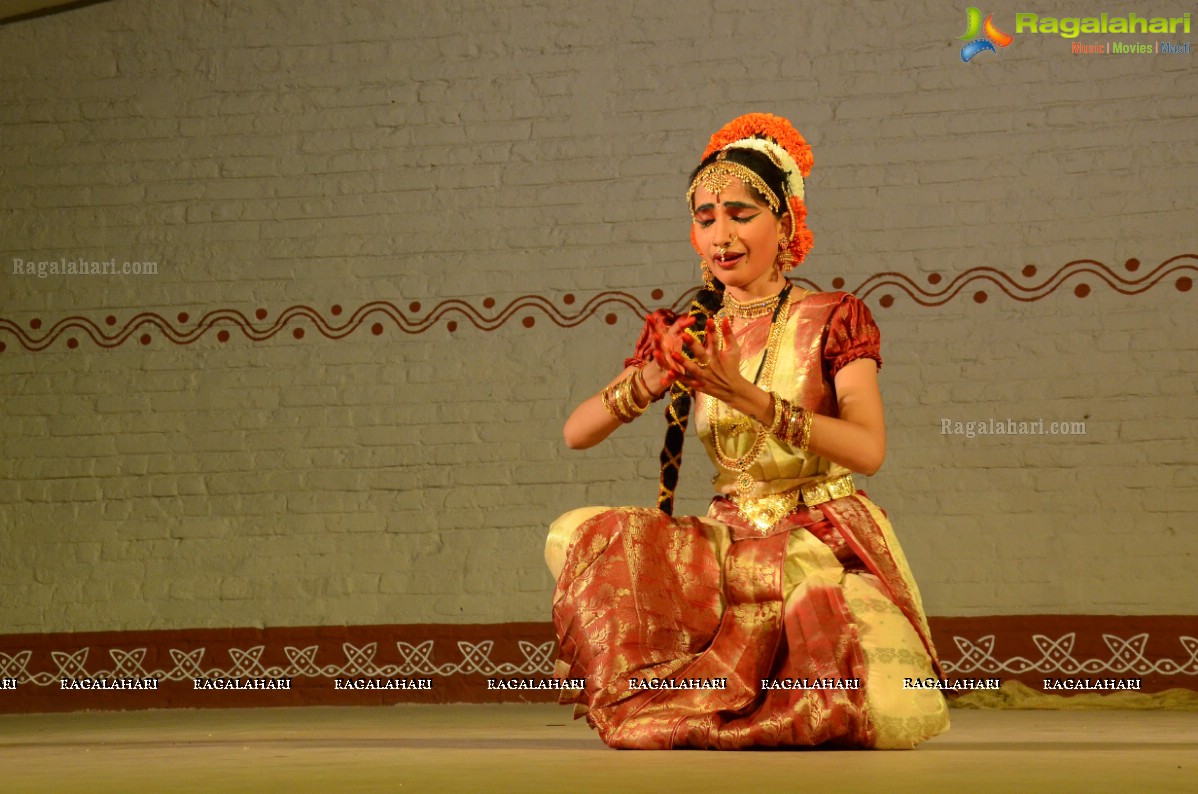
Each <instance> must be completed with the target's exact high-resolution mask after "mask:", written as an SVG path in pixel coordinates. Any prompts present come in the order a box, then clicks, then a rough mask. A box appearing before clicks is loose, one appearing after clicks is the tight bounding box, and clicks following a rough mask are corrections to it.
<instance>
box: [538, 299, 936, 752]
mask: <svg viewBox="0 0 1198 794" xmlns="http://www.w3.org/2000/svg"><path fill="white" fill-rule="evenodd" d="M768 331H769V322H768V319H766V320H765V321H757V322H754V323H752V324H750V325H749V326H748V327H747V328H745V329H743V330H742V331H741V332H739V333H738V336H737V338H738V342H739V344H740V346H741V350H742V362H741V366H742V371H743V372H747V373H748V377H752V373H753V372H754V371H756V369H757V365H758V363H759V362H760V360H761V357H762V355H764V348H765V342H766V337H767V335H768ZM785 339H786V344H785V345H784V347H783V349H782V350H781V351H780V355H779V358H778V361H777V366H776V368H775V377H774V382H773V384H772V389H773V390H774V391H777V392H778V393H779V394H781V395H782V396H783V397H786V398H787V399H790V400H792V401H797V403H798V404H800V405H802V406H804V407H806V408H808V409H809V410H815V411H817V412H818V413H821V414H826V415H833V416H834V415H835V414H836V400H835V393H834V389H833V387H832V379H833V378H834V377H835V373H836V372H837V371H838V370H839V368H840V367H842V366H844V365H845V364H847V363H849V362H850V361H854V360H856V359H858V358H862V357H869V358H873V359H875V360H876V361H878V362H879V363H880V355H879V352H878V335H877V328H876V326H875V325H874V324H873V320H872V318H870V316H869V312H868V310H867V309H866V308H865V306H864V304H861V303H860V301H858V300H857V299H856V298H853V297H852V296H849V295H845V294H844V293H815V294H811V295H809V296H808V297H806V298H805V299H804V300H802V301H800V302H799V303H798V304H797V305H795V306H792V309H791V314H790V317H789V319H788V321H787V334H786V337H785ZM705 402H706V401H705V400H703V399H702V398H700V399H698V400H697V403H698V404H699V410H698V412H697V416H696V425H697V427H698V431H699V435H700V437H701V438H702V439H703V441H704V444H705V446H706V447H707V448H708V451H709V454H711V453H712V452H713V449H712V444H713V443H715V439H714V437H713V433H712V428H711V422H712V419H713V417H712V416H710V415H709V412H708V411H707V410H705V408H704V403H705ZM715 421H717V422H721V423H726V424H721V425H720V427H721V433H720V435H721V439H720V441H721V442H722V444H723V449H724V450H725V452H726V453H727V455H729V456H732V457H735V456H739V455H742V454H743V453H744V452H745V451H746V450H747V449H749V448H750V447H751V446H752V443H753V433H751V432H749V433H743V432H742V433H739V434H738V433H736V432H735V425H736V423H737V422H738V421H741V422H743V419H738V415H734V414H733V415H729V412H728V410H727V409H726V408H724V409H723V411H722V412H721V413H720V416H718V417H716V418H715ZM730 431H731V432H730ZM712 458H713V461H714V460H716V458H715V456H714V454H712ZM717 469H718V472H717V474H716V477H715V478H714V480H713V482H714V484H715V487H716V490H717V492H718V493H719V495H718V496H717V497H716V498H715V499H714V500H713V501H712V503H711V507H710V509H709V511H708V515H707V516H704V517H696V516H682V517H671V516H668V515H666V514H665V513H663V512H661V511H660V510H656V509H647V508H636V507H622V508H583V509H580V510H576V511H572V512H571V513H567V514H566V515H564V516H562V517H561V518H560V519H558V521H557V522H555V523H554V525H553V527H552V528H551V531H550V539H549V547H550V548H551V549H553V548H557V549H559V553H560V551H564V553H565V556H564V567H563V570H562V573H561V575H560V577H559V578H558V583H557V588H556V590H555V592H554V599H553V620H554V626H555V628H556V630H557V635H558V640H559V654H558V662H557V669H556V673H557V675H559V676H560V677H564V678H580V679H584V680H585V682H586V685H585V688H584V689H582V690H578V691H573V692H568V693H565V694H563V697H562V700H563V702H565V703H573V704H575V705H576V711H577V716H581V715H584V714H585V716H586V718H587V720H588V721H589V722H590V724H591V725H592V726H594V727H595V728H596V729H597V730H598V731H599V734H600V736H601V737H602V738H603V740H604V741H605V742H607V743H608V744H609V745H611V746H613V747H621V748H638V749H668V748H676V747H698V748H718V749H736V748H745V747H751V746H763V747H782V746H805V745H807V746H809V745H820V744H834V745H845V746H856V747H913V746H915V745H916V744H918V743H919V742H921V741H923V740H924V739H926V738H929V737H931V736H934V735H936V734H937V733H940V732H941V731H943V730H945V729H946V728H947V725H948V719H947V711H946V709H945V703H944V699H943V697H942V695H941V694H940V692H939V691H937V690H934V689H926V688H905V687H904V681H903V679H905V678H911V679H916V678H917V679H927V678H929V677H938V676H939V675H940V671H939V663H938V661H937V658H936V652H935V648H934V647H933V645H932V642H931V637H930V635H929V632H928V628H927V621H926V618H925V616H924V611H923V607H922V604H921V602H920V597H919V591H918V589H917V587H916V585H915V582H914V580H913V578H912V577H911V573H910V570H909V568H908V566H907V562H906V560H905V558H904V556H903V553H902V549H901V547H900V546H899V545H898V542H897V540H896V539H895V537H894V533H893V530H892V529H891V527H890V523H889V521H888V519H887V517H886V515H885V513H884V512H883V511H882V510H881V509H880V508H878V507H877V506H876V505H874V504H873V503H872V502H871V501H870V500H869V499H868V497H866V496H865V494H863V493H861V492H853V491H852V489H849V491H850V492H847V493H844V495H839V496H837V498H833V499H830V500H828V501H822V502H819V503H818V504H815V505H814V506H808V505H806V504H803V503H798V504H797V505H795V506H794V507H793V508H791V509H789V512H785V513H784V514H782V515H781V517H780V518H779V517H778V516H779V512H778V511H777V510H776V509H775V510H774V511H773V512H771V511H769V510H765V511H761V510H755V509H754V503H753V502H751V501H749V502H746V500H744V499H741V498H738V494H736V492H735V478H736V474H737V472H734V471H730V470H728V469H724V468H721V467H720V466H719V464H718V462H717ZM749 471H750V474H751V475H752V476H753V477H754V480H755V482H756V483H757V489H758V490H757V496H758V497H764V502H765V503H770V502H771V500H773V501H774V502H777V500H783V502H785V500H786V499H787V497H788V495H789V496H792V497H793V495H794V494H795V493H796V492H797V489H802V488H803V487H804V486H811V484H813V483H821V482H830V481H833V480H838V481H840V482H846V480H845V479H844V478H845V475H847V474H848V472H847V470H845V469H843V468H842V467H839V466H836V465H835V464H832V463H831V462H829V461H826V460H822V459H820V458H818V457H814V456H812V455H809V454H808V453H803V452H799V451H797V450H794V449H791V448H790V447H789V446H787V445H785V444H783V443H782V442H780V441H778V440H777V439H775V438H772V437H771V439H770V440H769V442H768V443H767V446H766V450H765V451H764V452H763V453H762V454H761V455H760V456H759V457H758V459H757V461H756V463H755V464H754V465H753V467H752V468H751V469H750V470H749ZM792 501H793V499H792ZM808 501H816V500H814V499H810V498H808ZM786 503H787V504H790V502H786ZM663 681H664V682H668V683H669V688H660V686H659V685H660V683H661V682H663Z"/></svg>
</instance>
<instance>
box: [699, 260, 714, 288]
mask: <svg viewBox="0 0 1198 794" xmlns="http://www.w3.org/2000/svg"><path fill="white" fill-rule="evenodd" d="M699 271H700V272H701V273H702V274H703V283H704V284H706V285H707V288H708V289H715V276H713V275H712V273H711V268H710V267H708V265H707V260H706V259H704V258H703V257H699Z"/></svg>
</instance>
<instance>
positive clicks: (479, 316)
mask: <svg viewBox="0 0 1198 794" xmlns="http://www.w3.org/2000/svg"><path fill="white" fill-rule="evenodd" d="M1140 267H1141V265H1140V261H1139V260H1138V259H1129V260H1127V261H1126V262H1125V263H1123V267H1122V268H1121V270H1122V271H1124V272H1126V273H1127V274H1128V275H1126V276H1125V275H1124V274H1123V273H1122V272H1120V271H1119V270H1116V269H1115V268H1113V267H1111V266H1109V265H1106V264H1103V263H1102V262H1098V261H1096V260H1093V259H1078V260H1074V261H1072V262H1069V263H1067V264H1065V265H1062V266H1061V267H1060V268H1058V269H1057V271H1056V272H1055V273H1053V274H1052V275H1050V276H1048V277H1046V278H1042V279H1040V278H1038V276H1039V268H1038V267H1037V266H1036V265H1026V266H1024V267H1023V268H1022V270H1021V271H1020V273H1019V275H1018V277H1016V276H1012V275H1011V274H1009V273H1004V272H1002V271H1000V270H997V269H995V268H992V267H974V268H970V269H969V270H966V271H964V272H961V273H958V274H957V275H956V276H954V277H953V278H952V280H951V281H949V282H948V283H946V284H943V286H942V282H944V277H943V276H941V275H940V274H939V273H931V274H929V275H927V276H926V277H924V280H925V281H926V282H927V285H928V286H927V287H925V286H923V285H922V284H920V283H918V282H917V281H916V280H915V279H913V278H912V277H910V276H908V275H906V274H903V273H889V272H887V273H875V274H874V275H872V276H870V277H869V278H867V279H865V281H863V282H861V284H859V285H858V286H857V287H856V288H854V289H852V290H850V291H851V292H853V293H854V294H856V295H857V296H858V297H860V298H862V299H868V298H870V297H871V296H873V295H874V294H875V293H879V295H878V298H877V304H878V305H879V306H881V307H882V308H884V309H886V308H890V307H891V306H893V305H894V303H895V300H896V296H905V297H907V298H909V299H910V300H912V301H913V302H914V303H916V304H918V305H919V306H923V307H928V308H931V307H936V306H943V305H944V304H946V303H948V302H949V301H951V300H954V299H955V298H957V297H959V296H961V295H962V294H968V295H969V296H970V297H971V298H972V299H973V301H974V302H975V303H985V302H986V301H987V300H988V299H989V297H990V295H991V293H994V292H998V293H1002V294H1004V295H1006V296H1007V297H1008V298H1011V299H1013V300H1016V301H1020V302H1024V303H1029V302H1033V301H1038V300H1041V299H1043V298H1046V297H1048V296H1049V295H1052V294H1053V293H1054V292H1057V291H1058V290H1061V289H1065V288H1067V287H1069V286H1070V285H1072V291H1073V294H1074V295H1075V296H1077V297H1078V298H1085V297H1086V296H1087V295H1089V294H1090V292H1091V286H1090V284H1091V282H1094V281H1098V282H1102V283H1104V284H1106V285H1107V286H1108V287H1110V288H1111V289H1112V290H1114V291H1115V292H1118V293H1119V294H1121V295H1138V294H1140V293H1142V292H1147V291H1148V290H1150V289H1152V288H1153V287H1155V286H1157V285H1159V284H1162V283H1165V282H1167V281H1172V282H1173V286H1174V287H1175V288H1176V289H1177V290H1178V291H1179V292H1189V291H1190V289H1191V288H1192V287H1193V284H1194V280H1193V278H1192V277H1191V276H1190V275H1188V273H1198V254H1179V255H1178V256H1174V257H1171V258H1169V259H1166V260H1165V261H1164V262H1161V263H1160V264H1159V265H1157V266H1156V267H1154V268H1152V269H1151V270H1150V271H1148V272H1147V273H1145V274H1144V275H1142V276H1139V277H1138V278H1137V277H1134V274H1135V273H1137V272H1138V271H1139V270H1140ZM68 278H69V276H68ZM794 281H795V283H797V284H799V285H800V286H803V287H807V288H808V289H812V290H817V291H818V290H820V289H821V287H820V286H819V285H818V284H816V283H815V282H813V281H811V280H810V279H806V278H801V277H800V278H796V279H794ZM831 287H832V289H836V290H839V289H844V287H845V281H844V279H843V278H834V279H832V282H831ZM694 292H695V290H690V291H688V292H686V293H684V294H682V295H680V296H678V297H677V298H676V299H675V300H674V303H673V308H674V309H675V310H681V309H682V308H683V307H684V306H686V305H687V304H688V303H689V301H690V298H691V296H692V295H693V294H694ZM664 297H665V293H664V292H663V291H662V290H660V289H655V290H653V291H652V292H651V293H650V299H651V300H652V301H660V300H662V299H663V298H664ZM577 303H578V298H577V297H576V296H575V295H573V294H572V293H567V294H565V295H562V296H561V298H560V301H554V300H551V299H549V298H546V297H544V296H541V295H522V296H520V297H518V298H515V299H514V300H512V301H511V302H510V303H508V305H507V306H505V307H503V308H501V309H496V302H495V299H494V298H485V299H484V300H483V301H482V307H481V309H480V308H478V307H475V306H474V305H473V304H470V303H468V302H466V301H464V300H460V299H457V298H450V299H448V300H443V301H441V302H440V303H437V304H436V305H434V306H432V307H431V308H428V309H426V308H425V306H424V304H423V303H421V302H420V301H411V302H409V303H408V304H407V305H406V306H403V305H400V304H397V303H393V302H391V301H370V302H368V303H364V304H363V305H361V306H359V307H358V308H357V309H356V310H354V311H353V312H352V313H350V314H348V315H346V314H345V310H344V309H343V308H342V306H340V305H338V304H334V305H333V306H332V307H330V309H329V318H327V319H326V317H325V316H324V314H322V312H321V311H320V310H319V309H316V308H313V307H311V306H289V307H287V308H286V309H284V310H283V311H282V312H279V313H278V314H276V315H275V317H274V319H273V320H271V319H270V312H269V311H267V310H266V309H264V308H260V309H258V310H257V311H255V312H254V316H253V318H250V317H247V316H246V315H245V314H244V313H242V312H241V311H238V310H237V309H214V310H212V311H209V312H206V313H204V314H203V315H200V316H199V317H197V318H195V319H193V317H192V315H191V314H190V313H188V312H179V313H178V314H177V315H175V317H174V319H173V320H172V319H171V318H170V317H167V316H164V315H162V314H159V313H157V312H140V313H138V314H135V315H133V316H132V317H129V318H128V319H126V320H124V322H123V323H121V321H120V320H119V318H117V316H116V315H113V314H109V315H107V316H106V317H104V319H103V320H102V321H101V322H96V321H94V320H92V319H90V318H88V317H81V316H77V315H75V316H70V317H64V318H62V319H61V320H58V321H57V322H55V323H53V324H52V325H50V326H49V328H47V329H46V330H45V331H44V332H43V331H42V329H43V325H44V323H43V322H42V320H41V319H40V318H35V319H32V320H29V321H28V329H26V328H25V327H23V326H22V325H20V324H19V323H17V322H14V321H12V320H8V319H4V318H0V337H2V336H3V335H4V334H5V333H7V334H9V335H11V336H12V337H13V338H14V339H15V340H16V344H18V345H20V346H21V347H23V348H24V349H25V350H27V351H29V352H33V353H38V352H41V351H43V350H47V349H50V348H51V347H54V346H55V345H56V344H61V345H65V346H66V347H67V348H68V349H71V350H74V349H77V348H78V347H79V345H80V340H81V339H88V340H90V341H91V342H92V343H93V344H95V345H96V346H97V347H102V348H115V347H120V346H121V345H123V344H125V343H126V342H129V341H130V340H136V341H137V342H138V343H140V344H142V345H149V344H151V343H153V342H154V341H155V339H162V340H165V341H167V342H170V343H172V344H176V345H189V344H191V343H193V342H195V341H197V340H199V339H202V338H203V337H204V336H205V335H206V334H208V333H209V332H210V331H215V336H216V340H217V341H218V342H222V343H224V342H228V341H229V339H230V338H231V336H232V333H231V332H232V331H240V332H241V334H242V335H243V336H244V337H245V338H247V339H249V340H250V341H253V342H263V341H266V340H268V339H271V338H272V337H274V336H277V335H278V334H280V333H283V332H284V331H286V330H287V329H288V328H290V330H291V335H292V336H293V337H294V338H296V339H303V338H304V336H305V335H306V333H307V330H306V327H310V328H311V329H312V330H314V331H315V332H316V333H318V334H320V335H321V336H323V337H325V338H326V339H343V338H345V337H347V336H349V335H350V334H352V333H354V332H355V331H357V330H358V329H359V328H363V327H367V328H369V330H370V333H371V334H373V335H375V336H379V335H381V334H383V333H384V331H386V330H387V328H388V327H394V328H398V329H399V330H400V331H401V332H402V333H405V334H421V333H424V332H425V331H428V330H430V329H432V328H434V327H436V326H438V325H440V324H441V323H442V322H444V323H445V328H446V330H448V331H450V332H451V333H452V332H454V331H457V330H458V328H459V327H460V325H461V324H468V325H471V326H473V327H474V328H476V329H478V330H480V331H494V330H496V329H498V328H501V327H502V326H504V325H505V324H507V323H508V322H509V321H514V320H517V319H519V321H520V323H521V325H523V326H524V327H525V328H532V327H533V326H535V325H536V323H537V315H542V316H544V318H545V319H547V320H548V321H549V322H551V323H553V324H554V325H556V326H559V327H561V328H573V327H574V326H576V325H581V324H582V323H584V322H586V321H587V320H589V319H591V318H592V317H602V319H603V321H604V322H606V323H608V324H609V325H612V324H615V323H616V322H617V320H618V318H619V315H620V313H623V312H625V311H626V310H627V311H628V312H630V313H631V314H632V315H633V316H636V317H637V318H638V321H639V318H640V317H642V316H644V315H645V314H647V313H648V312H649V311H651V310H652V309H654V308H657V306H656V304H655V305H652V306H650V305H648V304H646V303H644V302H643V301H641V299H639V298H637V297H636V296H635V295H630V294H629V293H627V292H618V291H611V292H600V293H598V294H597V295H594V296H592V297H591V298H590V299H588V300H587V301H586V302H585V303H582V304H581V305H578V306H576V304H577ZM559 304H560V305H559ZM7 348H8V345H7V344H6V343H5V342H4V341H3V340H2V339H0V353H3V352H5V350H7Z"/></svg>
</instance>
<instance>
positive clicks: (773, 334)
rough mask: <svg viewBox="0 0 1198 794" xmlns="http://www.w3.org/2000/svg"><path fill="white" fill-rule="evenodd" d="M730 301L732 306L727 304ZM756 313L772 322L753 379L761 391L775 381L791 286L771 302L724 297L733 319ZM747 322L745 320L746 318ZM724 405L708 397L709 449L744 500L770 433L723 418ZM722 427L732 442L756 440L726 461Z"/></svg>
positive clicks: (740, 419) (737, 417) (740, 417)
mask: <svg viewBox="0 0 1198 794" xmlns="http://www.w3.org/2000/svg"><path fill="white" fill-rule="evenodd" d="M730 301H731V302H730ZM758 304H760V306H767V307H768V308H767V309H765V310H764V311H761V310H760V306H758ZM730 306H734V307H736V308H735V309H733V311H728V310H729V307H730ZM749 307H752V308H751V309H750V310H751V311H755V312H760V313H758V314H755V315H753V316H754V317H764V316H765V315H766V314H769V313H770V312H773V315H774V316H773V320H772V322H771V323H770V333H769V337H768V339H767V340H766V345H765V353H764V354H763V356H762V360H761V364H760V366H758V368H757V377H755V378H754V379H753V383H754V384H756V385H757V386H759V387H760V388H762V389H764V390H765V391H767V392H768V391H769V390H770V384H771V383H772V382H773V379H774V367H775V366H777V363H778V352H779V351H780V350H781V348H782V337H783V336H784V335H785V333H786V321H787V319H788V318H789V315H790V285H789V284H788V285H787V286H786V288H785V289H783V290H782V291H781V292H779V293H778V294H777V295H774V296H772V297H770V298H765V299H763V300H758V301H750V302H749V303H741V302H739V301H736V300H735V299H734V298H731V296H729V295H728V294H727V293H725V294H724V308H723V309H721V313H724V312H725V311H726V312H727V313H728V314H730V315H731V316H733V317H744V316H743V315H738V314H735V313H734V311H737V310H741V309H749ZM746 319H747V318H746ZM723 405H724V404H723V403H722V402H720V401H719V400H717V399H716V398H715V397H712V396H711V395H710V394H709V395H707V416H708V417H709V422H710V424H711V445H712V447H713V448H714V449H715V456H716V460H717V461H719V464H720V465H721V466H723V467H724V468H725V469H728V470H729V471H734V472H736V473H737V475H736V491H737V493H738V494H740V495H742V496H747V495H749V494H750V491H751V490H752V489H753V486H754V480H753V477H752V475H750V474H749V469H750V468H752V466H753V464H754V463H756V462H757V458H759V457H760V456H761V452H762V450H764V449H765V444H766V441H767V440H768V439H769V430H768V429H767V428H765V427H762V426H761V425H760V423H759V422H754V421H753V420H752V419H750V418H749V417H747V416H745V415H744V414H740V413H737V412H734V411H731V410H730V411H729V415H728V418H727V419H724V418H723V408H722V406H723ZM721 425H723V426H724V427H725V428H727V433H728V436H729V437H730V438H735V437H736V436H737V435H739V434H740V433H742V432H745V431H746V430H747V431H750V432H753V431H756V434H757V435H756V437H755V438H754V439H753V444H752V445H751V446H750V447H749V451H748V452H746V453H745V454H743V455H741V456H739V457H735V458H733V457H729V455H728V454H727V453H726V452H724V446H723V444H722V443H721V441H720V429H721Z"/></svg>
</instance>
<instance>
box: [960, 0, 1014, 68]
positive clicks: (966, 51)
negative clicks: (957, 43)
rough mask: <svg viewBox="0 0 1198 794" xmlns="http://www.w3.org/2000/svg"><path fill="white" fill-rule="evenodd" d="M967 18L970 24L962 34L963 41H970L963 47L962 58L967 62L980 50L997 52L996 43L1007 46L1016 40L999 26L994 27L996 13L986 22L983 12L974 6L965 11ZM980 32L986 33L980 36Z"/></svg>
mask: <svg viewBox="0 0 1198 794" xmlns="http://www.w3.org/2000/svg"><path fill="white" fill-rule="evenodd" d="M965 15H966V20H967V23H966V24H968V25H969V27H968V29H967V30H966V31H965V35H963V36H960V37H959V38H960V39H961V41H965V42H969V43H968V44H966V45H965V46H964V47H962V48H961V60H962V61H964V62H965V63H969V61H970V60H971V59H972V58H973V56H975V55H977V54H978V53H979V52H982V51H984V50H989V51H990V52H994V53H997V52H998V50H996V49H994V45H995V44H997V45H998V46H999V47H1005V46H1007V45H1008V44H1010V43H1011V42H1012V41H1014V40H1015V37H1014V36H1012V35H1010V34H1009V33H1003V32H1002V31H1001V30H999V29H998V28H996V27H994V14H991V15H990V16H988V17H986V22H985V24H983V23H982V12H981V11H978V10H977V9H976V8H973V7H972V6H971V7H970V8H969V10H968V11H966V12H965ZM979 33H984V34H985V35H984V36H982V37H980V38H979V37H978V34H979Z"/></svg>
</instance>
